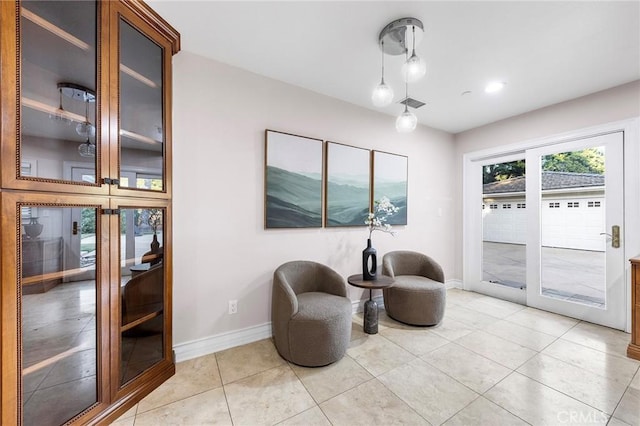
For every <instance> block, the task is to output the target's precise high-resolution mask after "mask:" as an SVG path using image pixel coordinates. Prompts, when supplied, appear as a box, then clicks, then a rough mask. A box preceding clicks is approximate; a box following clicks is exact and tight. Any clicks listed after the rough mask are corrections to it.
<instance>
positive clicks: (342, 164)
mask: <svg viewBox="0 0 640 426" xmlns="http://www.w3.org/2000/svg"><path fill="white" fill-rule="evenodd" d="M326 158H327V187H326V192H327V193H326V206H325V209H326V212H325V217H326V226H365V223H364V220H365V218H366V215H367V213H368V212H369V206H370V204H371V201H370V194H371V191H370V186H371V183H370V182H371V152H370V151H369V150H368V149H363V148H356V147H353V146H349V145H342V144H339V143H334V142H327V157H326Z"/></svg>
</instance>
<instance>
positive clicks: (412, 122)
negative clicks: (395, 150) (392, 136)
mask: <svg viewBox="0 0 640 426" xmlns="http://www.w3.org/2000/svg"><path fill="white" fill-rule="evenodd" d="M417 124H418V117H416V116H415V114H414V113H412V112H411V111H409V110H408V109H407V108H406V106H405V109H404V112H403V113H402V114H400V115H399V116H398V118H396V130H397V131H398V132H399V133H410V132H413V130H414V129H415V128H416V125H417Z"/></svg>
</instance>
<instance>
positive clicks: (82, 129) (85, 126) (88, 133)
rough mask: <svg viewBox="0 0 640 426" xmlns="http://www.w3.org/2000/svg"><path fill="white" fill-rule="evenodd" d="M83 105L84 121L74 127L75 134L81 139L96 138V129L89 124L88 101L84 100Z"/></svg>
mask: <svg viewBox="0 0 640 426" xmlns="http://www.w3.org/2000/svg"><path fill="white" fill-rule="evenodd" d="M84 104H85V107H84V121H83V122H82V123H78V124H77V125H76V133H77V134H78V135H80V136H82V137H83V138H85V137H86V138H90V137H92V138H93V137H95V136H96V128H95V126H94V125H93V124H91V123H90V122H89V100H88V99H87V100H85V101H84Z"/></svg>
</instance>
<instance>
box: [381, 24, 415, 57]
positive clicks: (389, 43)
mask: <svg viewBox="0 0 640 426" xmlns="http://www.w3.org/2000/svg"><path fill="white" fill-rule="evenodd" d="M414 29H415V43H413V30H414ZM423 33H424V25H422V21H421V20H419V19H417V18H402V19H396V20H395V21H393V22H391V23H389V24H387V26H385V27H384V28H383V29H382V31H380V35H379V36H378V45H380V48H381V49H383V52H384V53H386V54H387V55H394V56H397V55H404V54H405V52H406V51H407V50H413V49H414V48H415V46H417V45H418V44H419V43H420V40H422V35H423ZM383 43H384V44H383ZM414 44H415V46H414Z"/></svg>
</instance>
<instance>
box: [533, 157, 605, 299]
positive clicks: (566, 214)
mask: <svg viewBox="0 0 640 426" xmlns="http://www.w3.org/2000/svg"><path fill="white" fill-rule="evenodd" d="M541 165H542V166H541V167H542V171H541V174H542V202H541V204H540V209H541V212H540V224H541V229H540V231H541V232H540V233H541V245H542V247H541V248H540V252H541V280H542V284H541V292H542V294H543V295H544V296H547V297H551V298H554V299H561V300H566V301H569V302H574V303H580V304H584V305H588V306H593V307H598V308H602V309H605V307H606V306H605V303H606V300H605V299H606V298H605V295H606V240H605V239H604V238H603V237H602V235H601V232H602V231H603V230H604V229H606V226H605V224H606V219H605V208H604V207H605V191H606V186H605V148H604V147H593V148H587V149H584V150H579V151H571V152H562V153H557V154H550V155H544V156H542V157H541ZM576 270H580V271H581V273H580V274H576V273H575V271H576Z"/></svg>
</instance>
